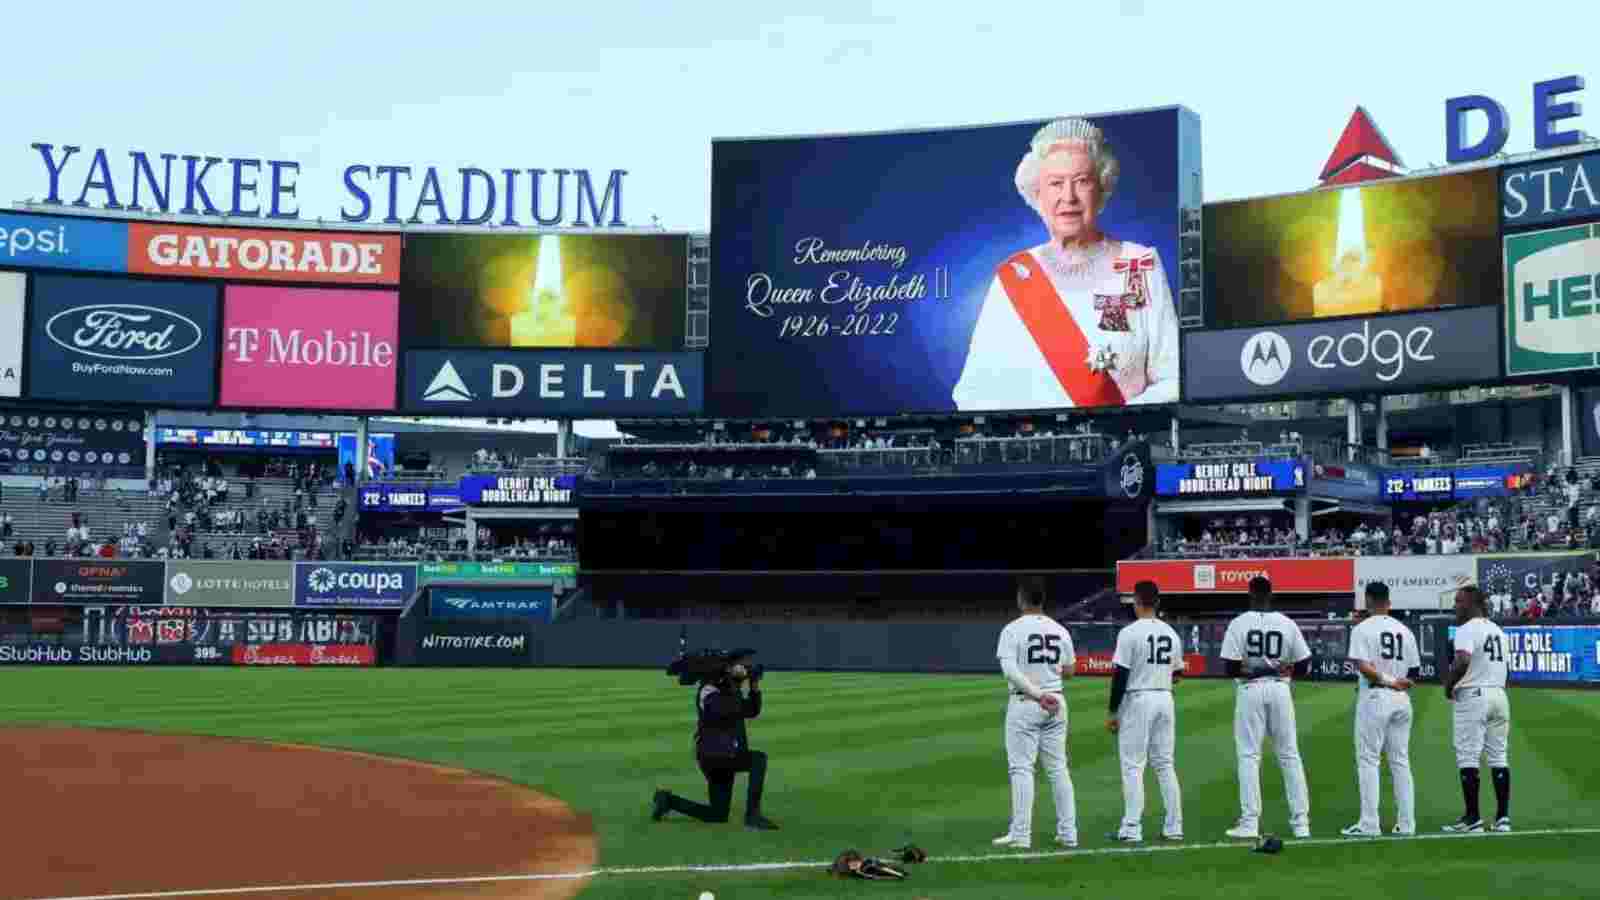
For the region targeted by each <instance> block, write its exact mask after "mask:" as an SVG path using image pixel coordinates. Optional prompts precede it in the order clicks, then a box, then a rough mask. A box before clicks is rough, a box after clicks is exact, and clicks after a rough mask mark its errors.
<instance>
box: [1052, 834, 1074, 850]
mask: <svg viewBox="0 0 1600 900" xmlns="http://www.w3.org/2000/svg"><path fill="white" fill-rule="evenodd" d="M1056 846H1058V847H1065V848H1066V849H1068V850H1076V849H1078V839H1077V838H1061V837H1058V838H1056Z"/></svg>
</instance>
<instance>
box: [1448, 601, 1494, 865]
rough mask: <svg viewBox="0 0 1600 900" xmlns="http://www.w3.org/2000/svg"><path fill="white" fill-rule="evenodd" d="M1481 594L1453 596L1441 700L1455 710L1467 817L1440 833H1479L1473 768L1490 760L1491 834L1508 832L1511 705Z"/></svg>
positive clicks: (1476, 785) (1457, 747) (1491, 627)
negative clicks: (1451, 657)
mask: <svg viewBox="0 0 1600 900" xmlns="http://www.w3.org/2000/svg"><path fill="white" fill-rule="evenodd" d="M1488 615H1489V611H1488V604H1487V601H1486V600H1485V598H1484V595H1483V591H1482V590H1481V589H1480V588H1478V587H1476V586H1472V585H1468V586H1467V587H1464V588H1462V589H1461V590H1459V591H1457V592H1456V623H1457V626H1456V639H1455V650H1456V654H1455V661H1454V663H1452V665H1451V666H1450V671H1449V672H1447V673H1445V676H1444V694H1445V696H1446V697H1449V698H1450V701H1451V703H1452V704H1453V705H1454V707H1455V709H1454V719H1455V745H1456V767H1457V768H1458V769H1460V770H1461V796H1462V799H1463V800H1465V801H1466V807H1467V808H1466V812H1464V813H1462V815H1461V818H1460V819H1459V820H1458V821H1456V822H1455V823H1454V824H1452V825H1446V826H1445V827H1444V830H1445V831H1448V832H1453V833H1458V834H1472V833H1476V832H1481V831H1483V819H1482V818H1481V817H1480V816H1479V815H1478V764H1479V763H1480V762H1481V761H1482V759H1483V757H1485V756H1487V757H1488V758H1489V773H1490V776H1491V777H1492V778H1493V779H1494V797H1495V802H1496V805H1497V807H1498V809H1497V811H1496V812H1495V817H1494V826H1493V827H1494V830H1495V831H1510V830H1511V763H1510V761H1509V760H1508V759H1507V758H1506V742H1507V738H1508V737H1509V736H1510V734H1511V702H1510V701H1509V700H1508V699H1507V698H1506V673H1507V667H1506V654H1507V653H1509V652H1510V651H1511V646H1510V644H1508V643H1507V642H1506V634H1505V632H1503V631H1501V630H1500V626H1499V625H1496V624H1495V623H1493V622H1491V621H1489V619H1488Z"/></svg>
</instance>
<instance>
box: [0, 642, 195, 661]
mask: <svg viewBox="0 0 1600 900" xmlns="http://www.w3.org/2000/svg"><path fill="white" fill-rule="evenodd" d="M199 649H200V648H196V647H193V646H189V645H184V644H173V645H161V646H157V645H151V646H143V647H132V646H118V645H109V646H108V645H96V644H54V643H44V642H34V643H28V644H0V665H33V666H39V665H44V666H51V665H54V666H162V665H166V666H185V665H203V664H217V663H222V662H224V661H225V660H223V659H222V658H221V657H220V656H219V655H215V654H204V655H202V654H200V653H199V652H197V651H198V650H199Z"/></svg>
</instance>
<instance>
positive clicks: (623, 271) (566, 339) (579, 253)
mask: <svg viewBox="0 0 1600 900" xmlns="http://www.w3.org/2000/svg"><path fill="white" fill-rule="evenodd" d="M404 272H405V275H404V278H403V279H402V281H401V286H400V294H401V297H402V298H403V299H404V301H405V302H404V304H403V305H402V309H401V316H402V319H401V327H400V334H401V337H402V339H403V340H404V342H405V347H406V349H407V350H417V349H423V348H440V349H442V348H450V349H472V348H482V349H502V350H504V349H514V348H543V347H569V348H570V347H592V348H616V349H621V348H627V349H633V350H665V351H674V350H682V349H683V346H684V318H685V312H686V310H687V303H688V278H689V239H688V238H687V237H685V236H683V235H666V234H661V235H641V234H626V235H624V234H570V233H569V234H554V233H550V234H506V235H495V234H413V235H407V236H406V241H405V265H404Z"/></svg>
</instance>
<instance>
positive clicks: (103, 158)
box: [29, 142, 628, 228]
mask: <svg viewBox="0 0 1600 900" xmlns="http://www.w3.org/2000/svg"><path fill="white" fill-rule="evenodd" d="M29 146H30V147H32V148H33V150H34V151H35V153H36V154H37V155H38V158H39V163H40V170H41V172H42V174H43V175H44V179H45V181H44V183H45V185H46V188H47V189H46V191H45V196H44V201H43V202H44V203H45V204H47V205H50V206H75V207H79V208H94V209H107V210H127V211H129V212H146V211H148V212H154V213H179V214H182V215H210V216H221V215H225V216H229V217H231V218H246V219H252V218H263V219H279V220H295V219H299V218H300V217H301V215H300V205H299V200H298V198H297V197H296V192H297V191H298V189H299V179H300V164H299V163H297V162H293V161H291V160H279V159H251V158H237V157H227V158H224V157H220V156H208V155H206V154H193V153H184V154H178V153H147V152H145V151H143V150H129V151H127V152H126V153H121V152H115V151H107V150H106V149H105V148H103V147H95V148H89V149H85V148H83V147H78V146H74V145H71V144H61V145H56V144H46V143H37V142H36V143H33V144H30V145H29ZM627 174H628V172H627V170H625V169H612V170H611V171H610V173H609V174H607V175H605V176H604V179H605V183H604V184H603V185H600V184H597V183H596V182H597V179H598V178H599V177H600V176H591V175H590V174H589V170H588V169H532V168H509V169H507V168H502V169H498V170H494V171H490V170H488V169H481V168H478V167H476V166H463V167H461V168H457V169H442V170H441V169H438V168H435V167H433V166H415V167H413V166H398V165H386V164H371V163H354V164H352V165H348V166H345V168H344V172H343V188H344V194H345V198H346V199H345V202H344V204H343V205H342V206H341V207H340V209H339V219H340V220H341V221H344V222H351V223H355V222H372V221H377V222H381V223H383V224H385V225H401V224H407V225H423V224H426V225H487V224H496V225H502V226H506V227H510V228H516V227H521V226H529V227H531V226H542V227H546V228H549V227H556V226H563V225H571V226H574V227H580V228H581V227H591V226H594V227H607V228H617V227H622V226H624V225H625V223H624V221H623V218H622V181H623V178H624V176H626V175H627Z"/></svg>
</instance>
